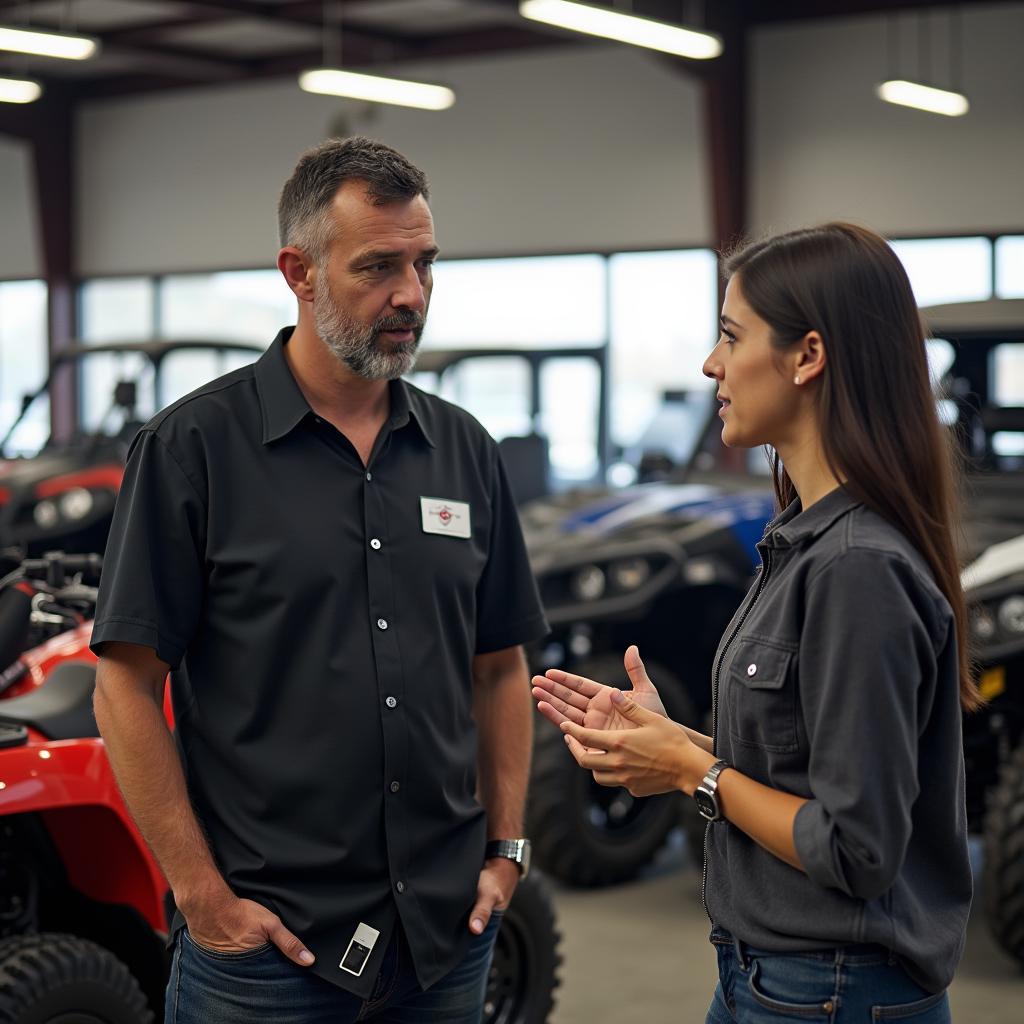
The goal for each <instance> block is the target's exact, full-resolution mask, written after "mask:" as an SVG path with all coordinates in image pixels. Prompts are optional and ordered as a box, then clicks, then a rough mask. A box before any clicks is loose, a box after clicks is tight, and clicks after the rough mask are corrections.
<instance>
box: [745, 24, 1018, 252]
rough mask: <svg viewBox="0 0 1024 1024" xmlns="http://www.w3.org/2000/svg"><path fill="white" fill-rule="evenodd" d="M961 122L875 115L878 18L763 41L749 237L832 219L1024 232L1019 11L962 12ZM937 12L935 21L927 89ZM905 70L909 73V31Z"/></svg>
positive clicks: (880, 45) (936, 43)
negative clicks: (965, 110)
mask: <svg viewBox="0 0 1024 1024" xmlns="http://www.w3.org/2000/svg"><path fill="white" fill-rule="evenodd" d="M962 11H963V13H962V19H963V21H962V24H963V43H964V47H963V86H964V90H965V91H966V92H967V94H968V96H969V98H970V100H971V110H970V113H969V114H968V115H967V116H966V117H962V118H947V117H940V116H937V115H934V114H926V113H921V112H919V111H914V110H908V109H905V108H901V107H894V106H892V105H890V104H887V103H882V102H881V101H880V100H878V99H876V98H875V96H874V92H873V90H874V87H875V85H876V84H877V83H878V82H880V81H882V80H883V79H884V78H885V77H886V71H887V61H886V52H885V43H886V33H885V29H886V23H885V19H884V18H878V17H866V18H865V17H861V18H853V19H848V20H846V19H844V20H841V21H829V22H828V23H823V22H813V23H810V24H803V25H797V26H792V25H791V26H783V27H780V28H771V29H765V30H762V31H760V32H758V33H757V34H756V35H755V36H754V39H753V43H752V49H751V56H752V61H753V69H752V75H751V82H752V87H753V96H752V103H751V118H752V133H751V145H752V152H751V163H750V173H751V214H752V216H751V221H752V228H753V229H754V230H756V231H758V232H761V231H778V230H785V229H788V228H792V227H796V226H800V225H805V224H811V223H816V222H819V221H822V220H827V219H832V218H849V219H854V220H858V221H861V222H863V223H867V224H869V225H871V226H873V227H876V228H878V229H880V230H882V231H884V232H887V233H889V234H893V235H915V234H929V233H930V234H934V233H943V232H948V233H950V234H954V233H959V232H973V231H986V230H992V231H998V230H1002V229H1007V228H1009V229H1017V230H1019V229H1022V228H1024V59H1022V54H1021V49H1022V44H1024V4H1003V5H993V6H991V7H978V8H973V7H965V8H963V9H962ZM947 24H948V19H947V17H946V15H945V13H942V12H938V11H937V12H935V13H934V14H933V15H932V16H931V20H930V25H931V38H932V44H933V45H932V49H933V56H932V63H933V67H934V69H935V77H936V78H937V79H938V81H937V82H936V84H939V85H942V84H944V78H943V76H944V75H945V74H946V68H947V64H946V54H947V50H946V45H945V38H946V27H947ZM900 26H901V33H900V34H901V37H902V41H903V45H902V47H901V49H902V61H901V67H902V68H903V69H904V72H903V73H904V75H905V76H906V77H913V76H914V74H915V72H916V58H915V50H914V43H915V40H916V27H915V22H914V19H913V18H911V17H909V16H904V17H903V18H902V19H901V21H900Z"/></svg>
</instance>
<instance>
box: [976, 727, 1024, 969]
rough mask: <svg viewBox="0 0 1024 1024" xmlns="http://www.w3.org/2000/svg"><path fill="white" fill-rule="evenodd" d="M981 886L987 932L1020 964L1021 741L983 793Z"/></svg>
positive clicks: (1023, 937)
mask: <svg viewBox="0 0 1024 1024" xmlns="http://www.w3.org/2000/svg"><path fill="white" fill-rule="evenodd" d="M983 888H984V890H985V916H986V918H987V919H988V926H989V929H990V930H991V932H992V935H993V936H994V937H995V940H996V942H998V943H999V945H1000V946H1002V948H1003V949H1005V950H1006V952H1007V953H1009V954H1010V956H1012V957H1014V958H1015V959H1016V960H1017V961H1018V962H1019V963H1020V964H1022V965H1024V744H1022V745H1021V746H1019V747H1018V748H1017V749H1016V750H1015V751H1013V753H1011V754H1010V756H1009V757H1008V758H1007V759H1006V760H1005V761H1004V762H1003V765H1002V768H1001V769H1000V771H999V781H998V782H997V783H996V785H995V786H994V787H993V789H992V792H991V794H990V796H989V802H988V811H987V813H986V814H985V868H984V881H983Z"/></svg>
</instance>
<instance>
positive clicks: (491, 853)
mask: <svg viewBox="0 0 1024 1024" xmlns="http://www.w3.org/2000/svg"><path fill="white" fill-rule="evenodd" d="M492 857H505V858H507V859H508V860H510V861H512V862H513V863H514V864H515V865H516V867H518V868H519V877H520V878H525V877H526V876H527V875H528V874H529V873H530V840H529V839H491V840H490V841H489V842H488V843H487V846H486V848H485V849H484V860H490V859H491V858H492Z"/></svg>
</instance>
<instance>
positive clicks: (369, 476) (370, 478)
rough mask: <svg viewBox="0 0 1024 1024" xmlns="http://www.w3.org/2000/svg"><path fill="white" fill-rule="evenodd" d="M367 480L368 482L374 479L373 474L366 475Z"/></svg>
mask: <svg viewBox="0 0 1024 1024" xmlns="http://www.w3.org/2000/svg"><path fill="white" fill-rule="evenodd" d="M366 479H367V481H370V480H372V479H373V474H372V473H367V474H366Z"/></svg>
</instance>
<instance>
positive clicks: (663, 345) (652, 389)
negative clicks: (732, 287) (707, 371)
mask: <svg viewBox="0 0 1024 1024" xmlns="http://www.w3.org/2000/svg"><path fill="white" fill-rule="evenodd" d="M610 280H611V285H610V287H611V379H612V389H611V437H612V441H613V442H614V443H615V444H617V445H621V446H622V447H624V448H625V447H628V446H630V445H632V444H635V443H636V442H637V441H638V440H639V438H640V436H641V434H643V432H644V431H645V430H646V429H647V428H648V426H650V424H651V423H652V421H653V420H654V418H655V416H656V415H657V413H658V409H659V406H660V405H661V403H662V400H663V398H664V395H665V393H666V392H667V391H674V392H678V391H688V390H699V391H705V390H706V389H707V388H708V386H709V385H708V381H707V380H706V379H705V378H704V376H703V374H702V373H701V366H702V365H703V362H704V359H705V358H706V357H707V354H708V352H709V351H710V350H711V349H712V347H713V346H714V343H715V337H716V333H717V324H718V261H717V259H716V257H715V254H714V253H713V252H712V251H711V250H710V249H689V250H677V251H672V252H642V253H622V254H620V255H618V256H613V257H612V258H611V268H610Z"/></svg>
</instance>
